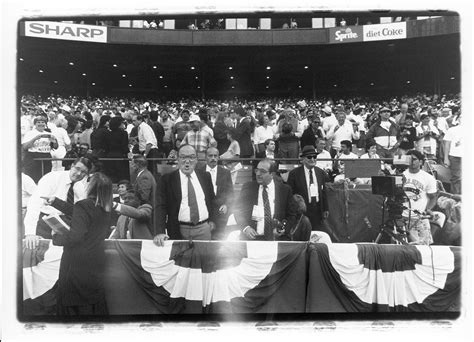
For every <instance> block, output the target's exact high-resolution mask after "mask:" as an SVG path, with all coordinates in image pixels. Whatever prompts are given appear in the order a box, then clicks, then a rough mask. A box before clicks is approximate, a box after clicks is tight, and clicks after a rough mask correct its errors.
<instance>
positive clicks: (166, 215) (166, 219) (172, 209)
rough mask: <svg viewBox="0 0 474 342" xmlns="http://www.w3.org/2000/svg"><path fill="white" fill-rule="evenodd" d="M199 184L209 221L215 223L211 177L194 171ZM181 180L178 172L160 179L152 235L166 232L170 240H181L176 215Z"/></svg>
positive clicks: (179, 199)
mask: <svg viewBox="0 0 474 342" xmlns="http://www.w3.org/2000/svg"><path fill="white" fill-rule="evenodd" d="M195 173H196V176H197V178H198V180H199V183H200V184H201V188H202V190H203V192H204V197H205V200H206V207H207V210H208V212H209V221H212V222H215V218H216V214H217V210H216V207H215V204H214V199H215V195H214V187H213V186H212V179H211V175H210V174H209V173H207V172H203V171H202V170H195ZM181 196H182V194H181V180H180V174H179V170H176V171H173V172H170V173H167V174H165V175H163V176H162V177H161V178H160V183H159V185H158V191H157V196H156V210H155V220H154V228H155V229H154V230H155V231H154V234H155V235H156V234H164V233H165V229H166V230H167V233H168V236H169V237H170V239H172V240H180V239H182V237H181V233H180V231H179V221H178V214H179V208H180V206H181V199H182V197H181Z"/></svg>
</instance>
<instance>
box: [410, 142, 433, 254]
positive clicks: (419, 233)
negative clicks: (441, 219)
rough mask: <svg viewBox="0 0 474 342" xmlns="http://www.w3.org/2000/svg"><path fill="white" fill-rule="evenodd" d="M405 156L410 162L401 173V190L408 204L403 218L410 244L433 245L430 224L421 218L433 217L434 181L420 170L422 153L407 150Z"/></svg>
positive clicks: (423, 158)
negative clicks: (409, 157)
mask: <svg viewBox="0 0 474 342" xmlns="http://www.w3.org/2000/svg"><path fill="white" fill-rule="evenodd" d="M407 155H409V156H411V161H410V164H409V166H408V169H407V170H405V171H404V172H403V178H404V182H403V190H404V191H405V194H406V196H407V197H408V199H409V201H410V202H409V203H407V204H406V206H407V207H408V208H409V210H404V211H403V217H404V218H405V219H406V220H407V224H408V226H407V230H408V233H409V241H410V243H411V244H418V245H429V244H431V243H433V238H432V236H431V229H430V223H429V220H428V219H427V218H424V217H423V216H426V215H429V216H433V212H432V211H431V209H432V208H433V207H434V206H435V205H436V200H437V188H436V180H435V178H434V177H433V176H432V175H430V174H429V173H427V172H425V171H423V170H422V169H421V167H422V166H423V163H424V161H425V156H424V155H423V153H421V152H420V151H417V150H409V151H408V152H407ZM425 214H426V215H425Z"/></svg>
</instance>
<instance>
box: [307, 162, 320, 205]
mask: <svg viewBox="0 0 474 342" xmlns="http://www.w3.org/2000/svg"><path fill="white" fill-rule="evenodd" d="M303 169H304V176H305V179H306V189H307V190H308V199H309V203H311V202H312V198H311V192H310V188H309V184H310V183H309V182H310V179H309V173H310V172H311V173H312V174H313V184H314V186H315V187H316V189H318V179H317V178H316V172H314V167H313V168H312V169H311V170H310V169H308V168H307V167H306V166H303ZM315 197H316V203H317V202H319V192H317V193H316V196H315Z"/></svg>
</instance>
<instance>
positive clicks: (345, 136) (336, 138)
mask: <svg viewBox="0 0 474 342" xmlns="http://www.w3.org/2000/svg"><path fill="white" fill-rule="evenodd" d="M336 118H337V124H336V125H335V126H334V127H333V128H331V129H330V130H329V132H328V134H327V139H331V140H332V143H331V151H330V153H331V156H335V155H336V154H337V152H338V151H339V149H340V146H341V141H343V140H350V141H352V139H354V140H359V138H360V133H359V129H358V127H357V126H356V125H352V123H351V122H350V121H349V120H346V113H345V111H344V109H343V108H340V109H339V112H338V113H337V115H336Z"/></svg>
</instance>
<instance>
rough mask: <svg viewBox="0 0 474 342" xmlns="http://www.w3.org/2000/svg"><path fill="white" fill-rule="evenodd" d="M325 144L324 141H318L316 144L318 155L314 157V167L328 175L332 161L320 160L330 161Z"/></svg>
mask: <svg viewBox="0 0 474 342" xmlns="http://www.w3.org/2000/svg"><path fill="white" fill-rule="evenodd" d="M326 144H327V142H326V139H318V142H317V143H316V152H317V153H318V155H317V157H316V166H317V167H319V168H320V169H321V170H324V171H326V173H328V174H329V173H330V172H332V160H321V159H331V154H330V153H329V152H328V151H326V150H325V148H326Z"/></svg>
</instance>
